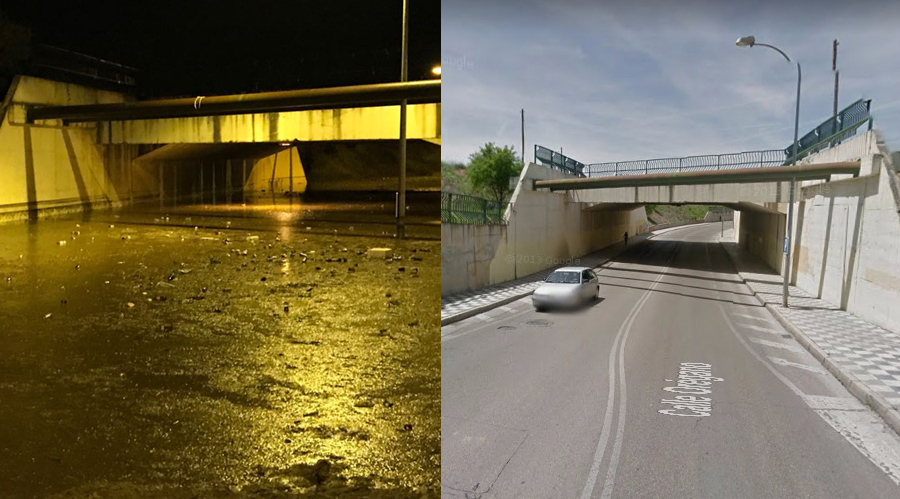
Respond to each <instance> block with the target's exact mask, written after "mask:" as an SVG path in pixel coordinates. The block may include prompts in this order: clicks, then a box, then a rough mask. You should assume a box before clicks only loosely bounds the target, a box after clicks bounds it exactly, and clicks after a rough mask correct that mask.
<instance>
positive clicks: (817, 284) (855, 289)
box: [735, 131, 900, 331]
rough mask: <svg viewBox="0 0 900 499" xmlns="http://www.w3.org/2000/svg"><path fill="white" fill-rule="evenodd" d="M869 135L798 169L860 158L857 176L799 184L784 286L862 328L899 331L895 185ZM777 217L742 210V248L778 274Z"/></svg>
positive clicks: (781, 209) (886, 157)
mask: <svg viewBox="0 0 900 499" xmlns="http://www.w3.org/2000/svg"><path fill="white" fill-rule="evenodd" d="M894 156H895V155H892V154H891V153H890V152H889V151H887V150H886V148H885V147H884V145H883V144H880V143H879V141H878V137H877V134H876V132H874V131H870V132H867V133H865V134H862V135H859V136H857V137H855V138H853V139H851V140H848V141H847V142H845V143H844V144H841V145H839V146H836V147H834V148H831V149H828V150H826V151H823V152H821V153H818V154H814V155H812V156H810V157H809V158H806V159H805V160H804V163H824V162H830V161H847V160H860V163H861V168H860V175H859V177H856V178H854V177H852V176H850V175H847V176H835V177H834V178H833V179H832V180H831V181H828V182H824V181H806V182H800V183H798V188H797V196H796V198H797V201H796V203H795V206H794V228H793V231H792V232H793V234H792V238H791V245H792V246H791V251H792V259H791V260H792V263H791V279H790V281H791V283H792V284H794V285H796V286H797V287H799V288H800V289H803V290H804V291H806V292H808V293H810V294H812V295H814V296H817V297H819V298H822V299H824V300H826V301H828V302H831V303H833V304H835V305H837V306H839V307H840V308H842V309H844V310H846V311H848V312H851V313H853V314H855V315H857V316H859V317H861V318H863V319H865V320H867V321H869V322H872V323H875V324H878V325H880V326H882V327H884V328H886V329H889V330H891V331H900V307H897V306H896V304H897V303H900V185H898V178H897V174H896V170H897V165H894V164H893V157H894ZM769 208H776V209H777V211H778V213H777V214H776V213H763V212H752V211H746V210H745V211H743V212H741V213H739V214H736V215H737V216H736V217H735V229H736V232H737V233H738V241H739V243H740V245H741V246H742V247H744V248H745V249H747V250H749V251H750V252H751V253H753V254H754V255H756V256H758V257H760V258H761V259H762V260H764V261H765V262H766V263H767V264H768V265H769V266H770V267H772V268H773V269H775V270H776V271H778V272H779V273H780V272H782V264H781V260H782V250H783V237H784V226H785V219H786V216H785V213H787V204H780V205H770V206H769Z"/></svg>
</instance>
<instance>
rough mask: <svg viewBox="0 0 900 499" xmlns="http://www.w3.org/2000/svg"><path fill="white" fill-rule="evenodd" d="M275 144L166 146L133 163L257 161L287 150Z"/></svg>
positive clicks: (140, 157)
mask: <svg viewBox="0 0 900 499" xmlns="http://www.w3.org/2000/svg"><path fill="white" fill-rule="evenodd" d="M288 147H289V146H283V145H281V144H280V143H275V142H263V143H250V144H246V143H236V144H166V145H164V146H161V147H159V148H157V149H154V150H153V151H150V152H148V153H147V154H143V155H141V156H138V157H137V158H135V161H193V160H224V159H259V158H264V157H267V156H271V155H272V154H275V153H277V152H279V151H283V150H285V149H287V148H288Z"/></svg>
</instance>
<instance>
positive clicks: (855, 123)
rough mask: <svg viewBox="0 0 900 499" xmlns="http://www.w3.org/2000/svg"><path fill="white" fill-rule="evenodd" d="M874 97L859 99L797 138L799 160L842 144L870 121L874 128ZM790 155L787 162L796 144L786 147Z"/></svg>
mask: <svg viewBox="0 0 900 499" xmlns="http://www.w3.org/2000/svg"><path fill="white" fill-rule="evenodd" d="M871 107H872V99H868V100H864V99H859V100H858V101H856V102H854V103H853V104H850V105H849V106H847V107H845V108H844V109H842V110H841V112H839V113H838V114H837V116H832V117H831V118H828V119H827V120H825V121H823V122H822V124H821V125H819V126H817V127H815V128H813V129H812V131H810V132H809V133H807V134H806V135H804V136H803V137H800V138H799V139H798V140H797V149H798V150H799V151H798V153H797V161H800V160H801V159H803V158H805V157H806V156H809V155H810V154H813V153H816V152H819V151H821V150H823V149H827V148H828V147H831V146H834V145H836V144H840V143H841V141H843V140H845V139H847V138H849V137H852V136H853V135H855V134H856V131H857V130H858V129H859V127H861V126H862V125H864V124H866V123H868V129H869V130H871V129H872V114H871V112H870V111H871ZM784 152H785V154H786V155H787V156H788V159H787V161H786V162H785V164H788V163H791V155H792V154H793V153H794V145H793V144H791V145H789V146H788V147H786V148H785V149H784Z"/></svg>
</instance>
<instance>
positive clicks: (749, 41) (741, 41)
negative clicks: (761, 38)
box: [734, 36, 756, 47]
mask: <svg viewBox="0 0 900 499" xmlns="http://www.w3.org/2000/svg"><path fill="white" fill-rule="evenodd" d="M734 44H735V45H737V46H738V47H752V46H753V45H755V44H756V37H754V36H742V37H740V38H738V39H737V41H736V42H734Z"/></svg>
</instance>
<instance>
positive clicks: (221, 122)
mask: <svg viewBox="0 0 900 499" xmlns="http://www.w3.org/2000/svg"><path fill="white" fill-rule="evenodd" d="M440 106H441V105H440V104H410V105H409V106H408V107H407V113H406V116H407V127H406V133H407V138H408V139H422V140H428V141H430V142H432V143H437V144H438V145H439V144H440V139H441V124H440V119H441V112H440ZM399 136H400V106H380V107H364V108H342V109H321V110H310V111H288V112H272V113H256V114H234V115H221V116H198V117H188V118H160V119H144V120H126V121H100V122H98V123H97V138H98V141H99V142H100V143H102V144H176V143H195V144H201V143H205V144H217V143H258V142H287V141H292V140H300V141H305V142H306V141H308V142H312V141H335V140H397V139H399Z"/></svg>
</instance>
